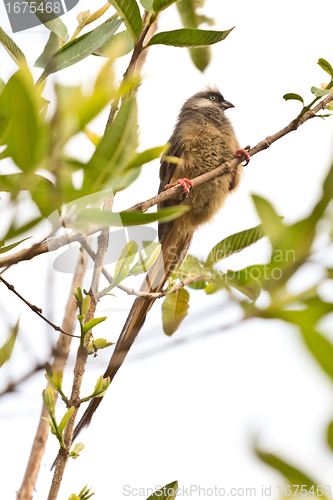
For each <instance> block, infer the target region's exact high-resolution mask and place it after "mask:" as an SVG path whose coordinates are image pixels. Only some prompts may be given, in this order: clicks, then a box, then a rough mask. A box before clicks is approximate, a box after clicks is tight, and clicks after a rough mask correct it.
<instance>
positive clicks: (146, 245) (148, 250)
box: [142, 241, 333, 273]
mask: <svg viewBox="0 0 333 500" xmlns="http://www.w3.org/2000/svg"><path fill="white" fill-rule="evenodd" d="M142 246H143V249H144V251H145V254H146V255H147V257H150V256H151V255H152V253H153V252H154V251H155V250H156V248H157V247H158V246H159V243H157V241H143V242H142ZM332 273H333V270H332Z"/></svg>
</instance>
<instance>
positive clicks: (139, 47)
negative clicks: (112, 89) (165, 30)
mask: <svg viewBox="0 0 333 500" xmlns="http://www.w3.org/2000/svg"><path fill="white" fill-rule="evenodd" d="M147 16H148V12H147V11H145V13H144V15H143V18H142V22H143V25H144V29H143V31H142V33H141V35H140V36H139V38H138V39H137V43H136V45H135V47H134V50H133V54H132V57H131V60H130V63H129V65H128V67H127V69H126V71H125V73H124V75H123V83H124V82H125V81H126V79H127V78H129V77H130V75H131V74H132V73H133V71H134V69H135V67H136V64H137V62H138V59H139V58H140V54H141V51H142V45H143V42H144V39H145V38H146V35H147V33H148V31H149V28H150V27H151V24H150V23H147V24H146V21H147ZM119 101H120V97H116V99H114V101H112V104H111V109H110V114H109V118H108V121H107V122H106V127H105V129H107V128H108V127H109V126H110V125H111V123H112V122H113V120H114V117H115V115H116V113H117V111H118V107H119Z"/></svg>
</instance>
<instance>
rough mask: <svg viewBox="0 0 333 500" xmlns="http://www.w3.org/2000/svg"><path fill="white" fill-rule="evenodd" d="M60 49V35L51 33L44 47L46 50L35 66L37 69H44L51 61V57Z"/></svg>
mask: <svg viewBox="0 0 333 500" xmlns="http://www.w3.org/2000/svg"><path fill="white" fill-rule="evenodd" d="M60 47H61V45H60V38H59V37H58V35H56V34H55V33H53V31H51V33H50V36H49V39H48V41H47V43H46V45H45V47H44V50H43V52H42V53H41V55H40V56H39V57H38V59H37V61H36V62H35V64H34V66H35V67H36V68H42V69H44V68H45V67H46V65H47V63H48V62H49V60H50V59H51V57H52V56H53V55H54V54H55V53H56V52H57V51H58V50H59V49H60Z"/></svg>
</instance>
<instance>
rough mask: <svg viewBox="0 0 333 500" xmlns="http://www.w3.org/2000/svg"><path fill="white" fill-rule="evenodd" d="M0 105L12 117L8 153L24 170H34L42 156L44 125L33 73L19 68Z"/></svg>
mask: <svg viewBox="0 0 333 500" xmlns="http://www.w3.org/2000/svg"><path fill="white" fill-rule="evenodd" d="M0 109H1V114H2V113H4V114H5V116H6V117H7V119H8V120H10V125H9V128H8V130H7V133H6V135H5V137H4V144H7V146H8V148H7V149H8V153H9V155H10V156H11V157H12V158H13V160H14V162H15V163H16V165H17V166H18V167H20V168H21V170H23V171H31V170H32V169H33V168H34V167H35V166H36V162H37V160H38V159H39V158H38V156H39V151H38V146H39V143H40V142H39V141H40V138H41V128H40V124H39V109H38V103H37V95H36V94H35V92H34V88H33V82H32V78H31V75H30V73H27V72H26V71H23V70H20V71H18V72H17V73H15V74H14V75H13V76H12V77H11V78H10V80H9V81H8V83H7V85H6V87H5V88H4V90H3V92H2V94H1V96H0Z"/></svg>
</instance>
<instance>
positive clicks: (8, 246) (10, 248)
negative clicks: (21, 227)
mask: <svg viewBox="0 0 333 500" xmlns="http://www.w3.org/2000/svg"><path fill="white" fill-rule="evenodd" d="M30 238H32V236H29V237H28V238H24V239H23V240H20V241H17V242H16V243H12V244H11V245H7V246H5V247H1V241H0V253H5V252H9V250H12V249H13V248H15V247H17V246H18V245H20V244H21V243H23V241H26V240H29V239H30Z"/></svg>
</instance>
